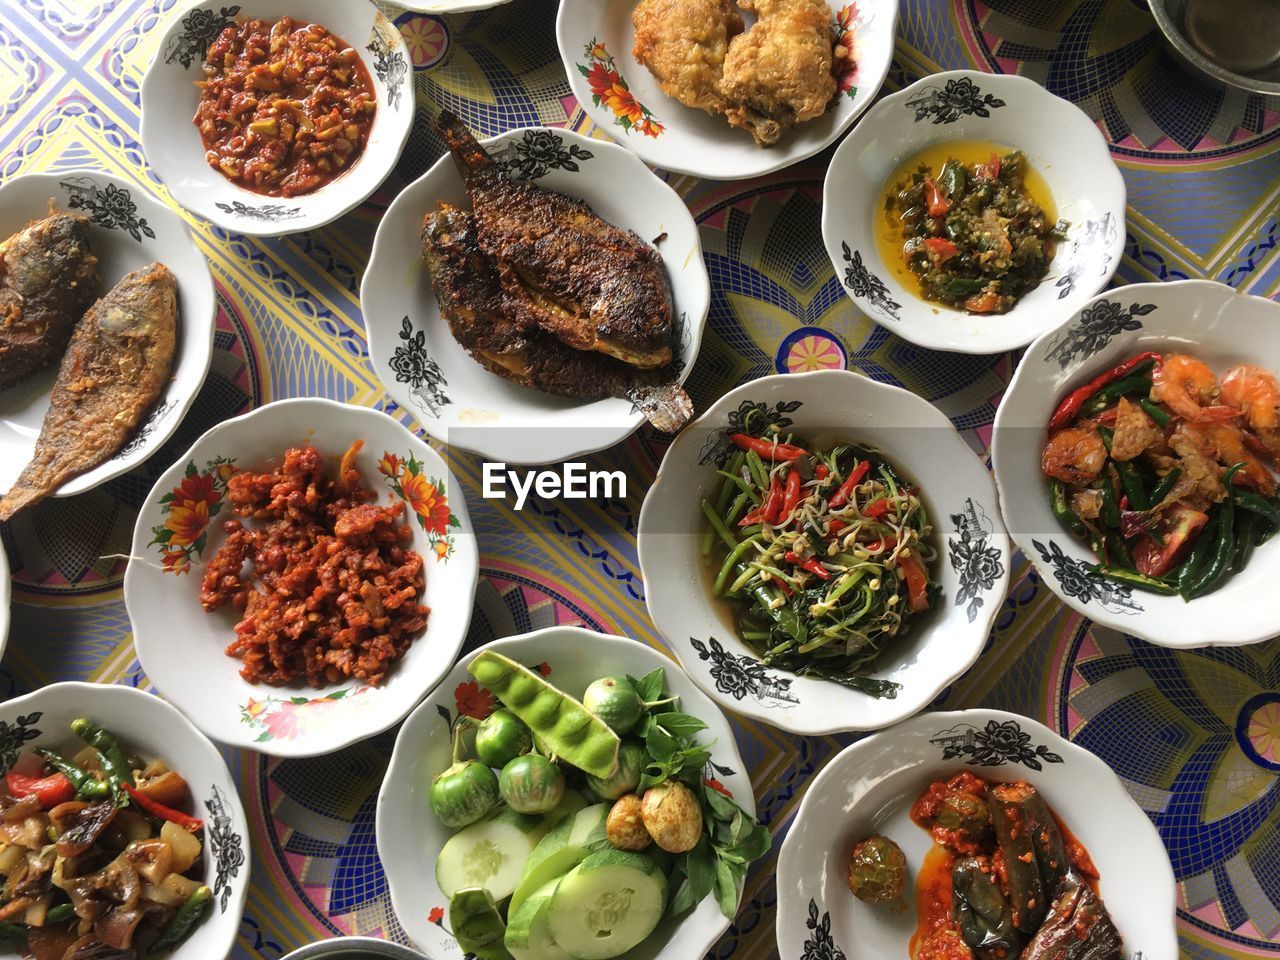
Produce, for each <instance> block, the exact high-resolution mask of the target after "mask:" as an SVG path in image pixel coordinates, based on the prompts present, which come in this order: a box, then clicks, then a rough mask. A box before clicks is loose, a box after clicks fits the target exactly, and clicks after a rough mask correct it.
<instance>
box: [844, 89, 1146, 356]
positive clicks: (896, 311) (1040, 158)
mask: <svg viewBox="0 0 1280 960" xmlns="http://www.w3.org/2000/svg"><path fill="white" fill-rule="evenodd" d="M957 140H970V141H972V140H980V141H991V142H994V143H996V144H999V145H1001V146H1004V147H1008V148H1010V149H1013V150H1021V151H1022V152H1023V153H1024V154H1026V156H1027V159H1028V160H1029V161H1030V163H1031V166H1032V167H1033V168H1034V169H1035V170H1037V171H1038V172H1039V173H1040V174H1041V175H1042V176H1043V177H1044V179H1045V181H1046V182H1047V184H1048V188H1049V191H1050V193H1051V194H1052V195H1053V201H1054V205H1055V206H1056V207H1057V213H1058V216H1059V218H1061V219H1064V220H1067V221H1068V222H1069V223H1070V227H1069V229H1068V231H1067V239H1066V240H1064V241H1061V242H1060V243H1059V244H1058V249H1057V252H1056V254H1055V256H1054V258H1053V262H1052V263H1050V265H1049V273H1048V275H1047V276H1046V277H1045V279H1044V280H1043V281H1042V282H1041V283H1040V285H1039V286H1038V287H1036V288H1035V289H1034V290H1032V291H1031V292H1029V293H1028V294H1026V296H1024V297H1023V298H1022V299H1021V300H1019V301H1018V303H1017V304H1015V305H1014V307H1013V309H1012V310H1010V311H1009V312H1008V313H1005V314H1000V315H998V316H995V315H990V314H988V315H975V314H969V313H965V312H964V311H962V310H956V309H953V308H951V307H948V306H946V305H944V304H940V303H934V302H930V301H928V300H924V299H922V298H921V297H920V295H919V293H918V292H917V290H916V287H915V282H914V278H913V277H908V278H907V281H906V283H905V284H904V282H903V280H901V279H900V278H899V277H898V276H897V275H896V271H895V270H893V269H890V268H889V266H888V265H886V263H885V262H884V259H883V258H882V257H881V256H880V253H879V251H878V249H877V246H876V235H877V233H879V232H880V230H879V223H880V220H879V218H881V217H883V216H884V209H883V206H882V204H881V197H882V196H883V192H884V189H885V182H886V181H887V180H888V179H889V177H890V176H892V175H893V173H894V172H895V171H896V170H897V168H898V167H899V166H900V165H901V164H902V163H904V162H905V161H907V160H909V159H910V158H911V157H913V156H915V155H916V154H918V153H920V151H921V150H924V149H926V148H928V147H931V146H934V145H936V144H939V143H946V142H948V141H957ZM1124 211H1125V185H1124V179H1123V178H1122V177H1121V176H1120V170H1119V169H1118V168H1117V167H1116V165H1115V162H1114V161H1113V160H1112V159H1111V153H1110V151H1109V150H1108V148H1107V142H1106V140H1105V139H1104V138H1103V136H1102V134H1101V133H1100V132H1099V131H1098V128H1097V127H1096V126H1095V125H1094V122H1093V121H1092V120H1091V119H1089V117H1088V115H1086V114H1085V113H1084V111H1082V110H1081V109H1080V108H1079V107H1077V106H1075V105H1074V104H1072V103H1069V102H1068V101H1066V100H1063V99H1061V98H1059V97H1056V96H1054V95H1053V94H1051V93H1049V91H1047V90H1046V89H1045V88H1044V87H1042V86H1040V85H1039V84H1038V83H1036V82H1035V81H1034V80H1028V79H1027V78H1025V77H1018V76H1008V75H1004V74H989V73H978V72H974V71H971V70H954V71H952V72H950V73H938V74H934V75H932V76H928V77H925V78H924V79H923V80H919V81H917V82H916V83H913V84H912V85H911V86H909V87H906V88H905V89H903V90H900V91H899V92H897V93H895V94H893V95H892V96H888V97H885V98H884V99H883V100H881V101H880V102H879V103H877V104H876V105H875V106H874V107H873V108H872V109H870V110H868V111H867V115H866V117H864V118H863V120H862V122H861V123H859V124H858V126H857V127H856V128H855V129H854V130H853V132H852V133H850V134H849V136H848V137H846V138H845V139H844V141H843V142H842V143H841V144H840V146H839V147H838V148H837V149H836V152H835V154H834V155H833V156H832V158H831V165H830V166H829V167H828V168H827V176H826V180H825V181H824V184H823V189H822V239H823V242H824V243H825V244H826V247H827V255H828V256H829V257H830V258H831V263H832V264H833V265H834V267H835V269H836V276H838V277H843V278H844V286H845V292H846V293H848V294H849V296H850V297H851V298H853V300H854V302H855V303H857V305H858V308H859V309H860V310H862V311H863V312H864V313H866V315H867V316H868V317H870V318H871V319H872V320H875V321H876V322H877V323H879V324H881V325H882V326H884V327H886V328H887V329H889V330H891V331H893V332H894V333H896V334H898V335H899V336H901V337H904V338H906V339H907V340H910V341H911V342H912V343H917V344H919V345H920V346H922V347H929V348H931V349H934V350H954V351H956V352H958V353H999V352H1000V351H1002V350H1012V349H1015V348H1017V347H1022V346H1025V345H1026V344H1028V343H1030V342H1031V341H1032V340H1034V339H1035V338H1036V337H1037V336H1038V335H1039V334H1041V333H1043V332H1044V331H1045V330H1049V329H1051V328H1053V327H1054V326H1056V325H1057V324H1058V323H1060V322H1061V321H1062V320H1063V318H1065V317H1066V316H1068V315H1069V314H1070V313H1071V312H1072V311H1073V310H1077V309H1079V307H1080V306H1081V304H1083V303H1084V302H1085V301H1086V300H1088V299H1089V297H1091V296H1093V295H1094V294H1095V293H1097V292H1098V291H1099V290H1101V289H1102V288H1103V287H1105V286H1106V285H1107V283H1108V282H1109V281H1110V280H1111V277H1112V275H1113V274H1114V273H1115V272H1116V267H1118V266H1119V265H1120V257H1121V255H1122V254H1123V253H1124Z"/></svg>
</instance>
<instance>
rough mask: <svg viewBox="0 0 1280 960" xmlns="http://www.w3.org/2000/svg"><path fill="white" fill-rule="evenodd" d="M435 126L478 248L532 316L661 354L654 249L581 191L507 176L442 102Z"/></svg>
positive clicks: (624, 352)
mask: <svg viewBox="0 0 1280 960" xmlns="http://www.w3.org/2000/svg"><path fill="white" fill-rule="evenodd" d="M436 129H437V130H439V132H440V133H441V135H442V136H443V137H444V140H445V143H446V144H447V145H448V147H449V150H450V152H451V153H452V154H453V159H454V162H455V163H456V164H457V166H458V170H459V172H460V173H461V174H462V178H463V181H464V183H465V185H466V189H467V196H468V197H470V198H471V206H472V210H473V213H474V215H475V222H476V233H477V240H478V243H479V245H480V248H481V249H482V250H483V251H484V253H485V254H486V255H487V256H489V257H490V258H491V259H492V260H493V261H494V262H495V263H496V264H497V265H498V273H499V276H500V277H501V280H502V285H503V288H504V289H505V290H506V291H507V292H508V293H509V294H510V295H511V296H512V297H513V298H516V299H518V300H521V301H523V302H524V311H525V313H526V314H527V315H528V316H529V317H531V318H533V320H535V321H536V323H537V326H538V327H539V328H540V329H542V330H543V331H545V332H546V333H549V334H551V335H552V336H554V337H557V338H559V339H560V340H562V341H563V342H564V343H565V344H567V345H568V346H570V347H573V348H574V349H575V350H594V351H598V352H600V353H605V354H608V355H610V356H612V357H617V358H618V359H619V360H621V361H623V362H624V363H628V364H631V365H632V366H636V367H643V368H652V367H663V366H666V365H667V364H669V363H670V362H671V309H672V308H671V290H670V287H669V285H668V283H667V274H666V269H665V267H664V266H663V263H662V257H660V256H659V255H658V251H657V250H655V249H654V248H653V246H652V245H650V244H648V243H646V242H645V241H644V240H642V239H641V238H640V237H638V236H636V234H634V233H632V232H631V231H629V230H621V229H619V228H618V227H615V226H613V225H612V224H610V223H606V222H605V221H604V220H603V219H601V218H600V217H599V216H598V215H597V214H596V213H595V211H593V210H592V209H591V207H589V206H588V205H587V204H585V203H583V202H582V201H581V200H576V199H574V198H572V197H566V196H564V195H563V194H560V193H556V192H554V191H552V190H546V189H544V188H542V187H540V186H538V185H537V184H536V183H531V182H529V181H527V180H512V179H511V178H510V177H509V176H507V173H506V171H505V170H504V169H503V168H502V167H501V166H500V165H499V164H498V163H497V162H496V161H495V160H494V159H493V158H492V157H490V156H489V155H488V154H487V153H486V152H485V150H484V148H483V147H482V146H480V144H479V143H477V142H476V139H475V137H473V136H472V135H471V131H469V130H468V129H467V128H466V126H464V125H463V123H462V121H460V120H459V119H458V118H457V117H455V116H454V115H453V114H451V113H449V112H448V111H447V110H445V111H441V113H440V117H439V119H438V120H437V121H436Z"/></svg>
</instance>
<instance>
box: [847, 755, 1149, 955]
mask: <svg viewBox="0 0 1280 960" xmlns="http://www.w3.org/2000/svg"><path fill="white" fill-rule="evenodd" d="M911 819H912V820H913V821H914V822H915V823H916V824H918V825H919V826H920V827H922V828H923V829H925V830H927V831H928V832H929V833H930V835H931V836H932V837H933V840H934V844H935V846H934V848H933V849H932V850H931V851H930V852H929V853H928V854H927V855H926V857H925V860H924V863H923V864H922V865H921V868H920V871H919V875H918V876H917V879H916V919H917V927H916V932H915V935H914V936H913V937H912V938H911V956H912V957H913V958H914V960H975V958H976V960H1018V958H1020V960H1062V958H1065V957H1072V958H1076V960H1122V958H1123V957H1124V953H1123V950H1122V943H1121V939H1120V934H1119V932H1118V931H1117V930H1116V927H1115V924H1114V922H1113V921H1112V919H1111V915H1110V914H1109V913H1108V912H1107V908H1106V907H1105V906H1104V905H1103V902H1102V900H1101V898H1100V897H1099V896H1098V889H1097V886H1098V871H1097V868H1096V867H1095V866H1094V865H1093V861H1092V860H1091V859H1090V857H1089V854H1088V851H1086V850H1085V849H1084V847H1083V846H1081V844H1080V843H1079V841H1077V840H1076V839H1075V838H1074V837H1073V836H1071V834H1070V832H1069V831H1067V829H1066V828H1065V827H1063V825H1062V824H1061V823H1060V822H1059V820H1058V818H1057V817H1056V816H1055V815H1054V813H1053V812H1052V811H1051V810H1050V809H1049V807H1048V806H1047V805H1046V804H1045V802H1044V800H1043V798H1042V797H1041V796H1040V794H1039V793H1038V792H1037V791H1036V789H1035V787H1033V786H1031V784H1029V783H1025V782H1021V781H1017V782H1013V783H993V782H990V781H987V780H984V779H982V778H981V777H977V776H975V775H974V774H972V773H969V772H968V771H963V772H961V773H957V774H956V775H954V776H952V777H950V778H949V779H946V780H938V781H936V782H934V783H931V784H930V785H929V786H928V787H927V788H926V789H925V791H924V792H923V793H922V794H921V795H920V797H919V798H918V799H917V800H916V802H915V804H914V805H913V806H912V808H911ZM867 843H875V844H877V845H878V846H879V847H881V848H883V850H882V851H881V852H880V854H879V855H878V856H877V857H875V858H874V859H873V858H869V857H867V856H865V855H860V851H861V850H862V849H863V847H864V845H865V844H867ZM895 851H896V854H897V855H896V857H895V856H894V855H893V854H894V852H895ZM850 871H851V872H850V881H849V882H850V887H851V888H853V889H854V892H855V893H857V890H858V885H863V886H865V885H871V884H874V885H875V886H876V888H877V889H879V888H888V887H892V888H895V889H897V890H901V889H902V888H903V887H904V886H905V883H906V864H905V860H904V859H903V858H902V856H901V851H899V850H898V849H897V845H896V844H894V843H893V841H891V840H887V839H885V838H883V837H870V838H868V839H867V840H866V841H863V843H862V844H859V845H858V847H856V848H855V850H854V855H853V860H852V864H851V867H850ZM879 902H889V901H887V900H881V901H879Z"/></svg>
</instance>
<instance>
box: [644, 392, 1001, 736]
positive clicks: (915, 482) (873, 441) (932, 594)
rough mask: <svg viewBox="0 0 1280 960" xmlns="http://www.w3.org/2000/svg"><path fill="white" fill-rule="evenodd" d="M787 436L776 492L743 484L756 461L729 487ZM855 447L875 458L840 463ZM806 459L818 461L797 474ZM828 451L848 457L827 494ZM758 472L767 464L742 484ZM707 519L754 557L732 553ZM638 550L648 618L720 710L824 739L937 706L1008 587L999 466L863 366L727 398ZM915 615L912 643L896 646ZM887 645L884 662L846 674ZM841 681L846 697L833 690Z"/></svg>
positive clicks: (694, 432) (702, 431) (663, 480)
mask: <svg viewBox="0 0 1280 960" xmlns="http://www.w3.org/2000/svg"><path fill="white" fill-rule="evenodd" d="M788 437H790V438H791V441H792V442H791V443H790V444H789V446H787V445H785V444H783V441H786V440H787V439H788ZM774 440H776V441H778V443H779V448H778V452H777V457H776V461H775V460H770V461H769V462H768V463H764V464H763V468H764V469H768V470H769V471H770V473H771V476H772V480H771V481H770V482H767V483H766V482H757V481H754V480H753V481H752V482H750V483H747V482H746V481H743V480H742V476H743V475H742V474H741V471H743V470H747V466H741V467H737V468H736V469H737V470H738V471H739V479H738V480H736V481H726V479H725V477H724V473H725V472H733V470H734V469H735V465H737V464H739V463H741V457H740V456H739V454H740V453H741V452H743V446H756V447H760V448H761V449H762V450H763V452H764V458H763V459H765V460H769V458H770V457H771V456H772V453H771V449H772V448H771V444H772V443H773V441H774ZM740 444H741V445H740ZM849 444H854V445H857V447H859V448H860V449H853V448H848V449H844V450H843V451H842V452H840V453H839V455H834V454H832V451H834V450H836V449H837V448H841V447H844V446H845V445H849ZM806 445H807V446H806ZM795 447H800V448H801V449H800V452H801V453H805V452H806V450H807V452H808V454H809V455H807V456H804V457H798V458H797V459H793V460H789V459H787V457H789V456H790V453H789V450H790V448H795ZM815 453H823V454H826V455H827V456H828V460H830V459H831V458H832V457H834V459H835V461H836V462H835V464H834V469H832V466H831V465H830V464H829V463H824V464H823V465H822V468H821V469H822V470H823V471H827V472H826V473H824V474H823V477H822V478H821V479H819V478H818V477H817V473H818V467H817V466H816V465H815V462H814V459H813V456H812V455H813V454H815ZM746 456H747V458H748V460H750V458H751V457H752V456H753V453H747V454H746ZM872 461H876V465H875V466H872ZM880 463H883V464H886V465H887V467H886V468H885V470H882V469H881V466H880ZM862 464H866V466H863V465H862ZM759 469H761V465H760V463H759V458H758V459H757V463H756V465H755V466H752V467H751V469H750V470H747V473H746V474H745V476H748V477H750V476H753V474H754V472H755V471H757V470H759ZM888 470H891V471H893V472H894V473H895V474H896V478H897V479H896V483H895V485H896V488H897V492H896V494H895V492H894V491H893V490H890V489H886V487H887V483H886V472H887V471H888ZM797 473H798V474H801V476H798V477H795V482H796V484H797V486H799V487H800V495H798V499H797V501H796V506H797V508H796V509H795V510H792V508H791V507H786V506H785V503H780V504H779V507H785V509H780V510H779V512H778V514H777V515H775V516H772V517H767V516H766V517H762V516H761V511H762V510H763V511H764V512H765V513H767V512H768V505H769V503H770V502H771V501H772V500H773V497H774V495H775V492H776V493H777V494H778V495H779V497H785V498H786V499H790V494H789V491H790V489H791V483H792V477H793V474H797ZM783 480H785V481H786V490H787V491H788V493H786V494H784V493H783V487H784V485H783V483H782V481H783ZM726 483H742V484H744V485H745V486H747V487H751V488H752V490H751V492H750V493H749V494H745V496H750V497H754V498H758V499H760V500H762V501H763V503H762V504H759V505H754V501H748V500H745V499H743V496H739V495H738V494H739V492H740V491H739V488H738V487H737V486H735V487H733V489H732V490H730V491H729V494H730V495H729V496H725V493H726V487H725V484H726ZM847 483H849V484H851V485H852V493H850V492H849V491H848V490H845V487H846V484H847ZM755 488H759V491H760V492H756V489H755ZM841 498H843V499H844V500H845V504H844V505H843V506H841V507H840V508H839V509H840V510H842V511H843V512H842V513H840V514H839V516H834V515H833V514H834V513H835V512H836V511H835V509H834V506H835V504H837V503H838V502H839V499H841ZM704 501H705V502H706V504H707V506H706V508H704V507H703V502H704ZM900 503H901V504H902V506H899V504H900ZM907 503H910V504H911V505H910V506H909V507H908V506H907V505H906V504H907ZM921 510H923V512H921ZM706 511H709V512H711V513H713V514H715V515H716V517H717V524H718V525H720V526H723V527H725V529H726V530H727V532H728V535H729V536H730V537H732V538H733V539H734V540H735V541H736V542H739V547H741V550H739V547H735V548H734V550H733V551H732V552H730V551H729V550H727V549H726V548H725V547H723V546H721V540H720V534H718V533H717V532H716V531H715V530H714V529H713V528H712V527H711V525H710V523H709V521H708V519H707V516H706ZM744 511H749V512H744ZM762 520H763V521H764V522H763V523H762V522H761V521H762ZM922 522H923V523H924V524H925V525H927V526H928V527H930V528H931V529H930V530H928V531H923V527H922V526H921V523H922ZM837 524H839V525H841V526H839V527H838V528H837V526H836V525H837ZM766 528H767V529H766ZM836 530H838V532H837V533H836V535H835V536H834V537H832V536H830V535H829V533H830V532H831V531H836ZM708 532H710V535H708ZM921 532H923V537H922V542H921V543H919V544H917V543H916V542H915V541H913V540H911V537H913V536H919V535H920V533H921ZM766 536H767V539H766ZM850 537H853V538H855V539H854V540H850V539H848V538H850ZM749 541H750V542H753V543H754V544H755V546H750V545H749V546H745V547H743V546H741V544H743V543H748V542H749ZM829 541H837V542H829ZM908 544H910V545H908ZM704 548H705V550H706V552H705V553H704ZM639 552H640V568H641V571H642V572H643V574H644V580H645V598H646V603H647V605H648V609H649V614H650V616H651V617H652V618H653V621H654V623H655V624H656V625H657V627H658V629H659V630H660V631H661V632H662V633H663V635H664V636H665V637H666V638H667V641H668V642H669V643H670V645H671V648H672V650H674V651H675V654H676V656H677V657H678V658H679V659H680V662H681V664H682V665H683V666H684V668H685V669H686V670H687V671H688V672H689V675H690V676H691V677H692V678H693V680H694V682H695V683H697V684H698V685H699V686H700V687H702V689H703V690H705V691H706V692H707V694H708V695H709V696H711V697H712V698H713V699H715V700H716V701H717V702H718V703H719V704H720V705H721V706H722V707H725V708H728V709H731V710H734V711H737V712H738V713H742V714H745V715H747V716H749V717H751V718H752V719H755V720H761V721H763V722H765V723H770V724H773V725H774V726H777V727H781V728H782V729H784V730H787V731H789V732H791V733H798V734H805V735H810V736H813V735H820V734H829V733H836V732H842V731H849V730H873V729H877V728H879V727H884V726H887V725H889V724H891V723H896V722H897V721H899V720H902V719H905V718H906V717H909V716H911V715H912V714H914V713H916V712H917V711H919V710H921V709H923V708H924V707H925V706H926V705H927V704H928V703H929V702H930V701H931V700H933V698H934V697H935V696H937V694H938V693H939V692H940V691H941V690H942V689H943V688H944V687H945V686H946V685H947V684H949V683H951V682H952V681H953V680H955V679H956V678H957V677H959V676H960V675H961V674H962V673H963V672H964V671H965V670H967V669H968V668H969V666H970V665H972V664H973V662H974V661H975V660H976V659H977V657H978V655H979V653H981V651H982V648H983V645H984V644H985V642H986V639H987V635H988V634H989V632H990V630H991V626H992V624H993V623H994V621H995V616H996V613H997V611H998V610H999V609H1000V605H1001V603H1002V602H1003V600H1004V596H1005V591H1006V589H1007V586H1008V579H1009V539H1008V537H1007V536H1006V534H1005V532H1004V527H1003V525H1002V523H1001V521H1000V516H999V514H998V512H997V511H996V497H995V487H994V484H993V483H992V482H991V478H990V475H989V474H988V473H987V471H986V469H985V468H984V467H983V465H982V462H981V461H980V460H979V459H978V457H977V456H976V455H975V454H974V453H973V451H972V450H970V449H969V447H968V446H967V445H966V444H965V442H964V441H963V440H962V439H961V438H960V436H959V434H957V433H956V431H955V429H954V428H953V427H952V425H951V423H950V421H949V420H947V418H946V416H945V415H943V414H942V413H941V412H940V411H939V410H938V409H937V408H936V407H934V406H932V405H931V404H929V403H928V402H926V401H925V400H923V399H921V398H920V397H918V396H916V395H915V394H913V393H909V392H908V391H906V390H903V389H900V388H898V387H894V386H890V385H887V384H883V383H878V382H876V381H874V380H871V379H868V378H866V377H862V376H860V375H858V374H856V373H852V372H849V371H822V372H816V373H805V374H785V375H780V376H772V377H764V378H762V379H760V380H755V381H753V382H751V383H748V384H745V385H743V386H741V387H739V388H737V389H736V390H732V391H730V392H729V393H728V394H726V395H725V396H724V397H722V398H721V399H720V400H719V401H717V403H716V404H715V405H714V406H713V407H711V409H709V410H708V411H707V412H706V413H705V414H703V416H702V417H700V418H699V419H698V420H697V421H696V422H695V423H694V424H692V425H691V426H690V427H688V428H687V429H686V430H685V431H684V432H683V433H682V434H680V436H678V437H677V438H676V440H675V442H674V443H672V445H671V447H670V448H669V449H668V451H667V454H666V457H665V458H664V459H663V461H662V466H661V467H660V468H659V470H658V476H657V478H656V479H655V480H654V482H653V485H652V486H651V487H650V488H649V492H648V494H647V495H646V497H645V501H644V506H643V508H642V509H641V512H640V528H639ZM725 554H729V555H728V556H725ZM753 557H754V558H755V559H754V560H753V559H752V558H753ZM913 558H914V559H913ZM752 566H754V567H755V569H756V571H757V573H756V574H755V575H753V574H752V572H751V570H750V569H749V567H752ZM815 567H816V568H818V569H817V570H816V571H815V569H814V568H815ZM921 567H923V569H921ZM726 568H728V569H726ZM775 574H782V575H783V576H784V577H786V580H785V582H783V581H779V580H777V579H772V578H774V577H775ZM716 581H719V586H720V590H719V592H718V593H717V583H716ZM780 584H781V585H780ZM731 596H732V597H734V598H735V599H734V600H731V599H729V598H730V597H731ZM917 599H920V600H921V601H923V602H922V603H921V604H920V605H919V606H920V607H925V606H927V609H918V608H917V604H916V600H917ZM899 615H900V617H901V620H902V621H903V622H904V623H905V624H906V627H907V629H906V630H905V632H896V633H892V634H889V633H886V632H884V626H885V625H889V626H892V625H893V623H894V618H895V617H896V616H899ZM740 621H741V622H740ZM749 621H756V622H754V623H753V622H749ZM894 629H895V630H900V628H897V627H894ZM873 632H874V635H873ZM748 640H750V641H751V643H750V644H748V642H746V641H748ZM874 649H878V650H879V653H878V655H877V656H875V658H874V659H871V660H870V662H869V663H866V662H863V663H853V662H851V660H850V659H849V658H862V657H863V655H864V654H866V653H869V652H870V651H872V650H874ZM762 661H767V662H762ZM801 672H809V673H810V674H811V675H807V676H805V675H799V673H801ZM832 674H838V675H839V676H840V678H841V680H842V682H837V680H836V679H819V676H821V675H832ZM850 674H853V675H852V676H850Z"/></svg>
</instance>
